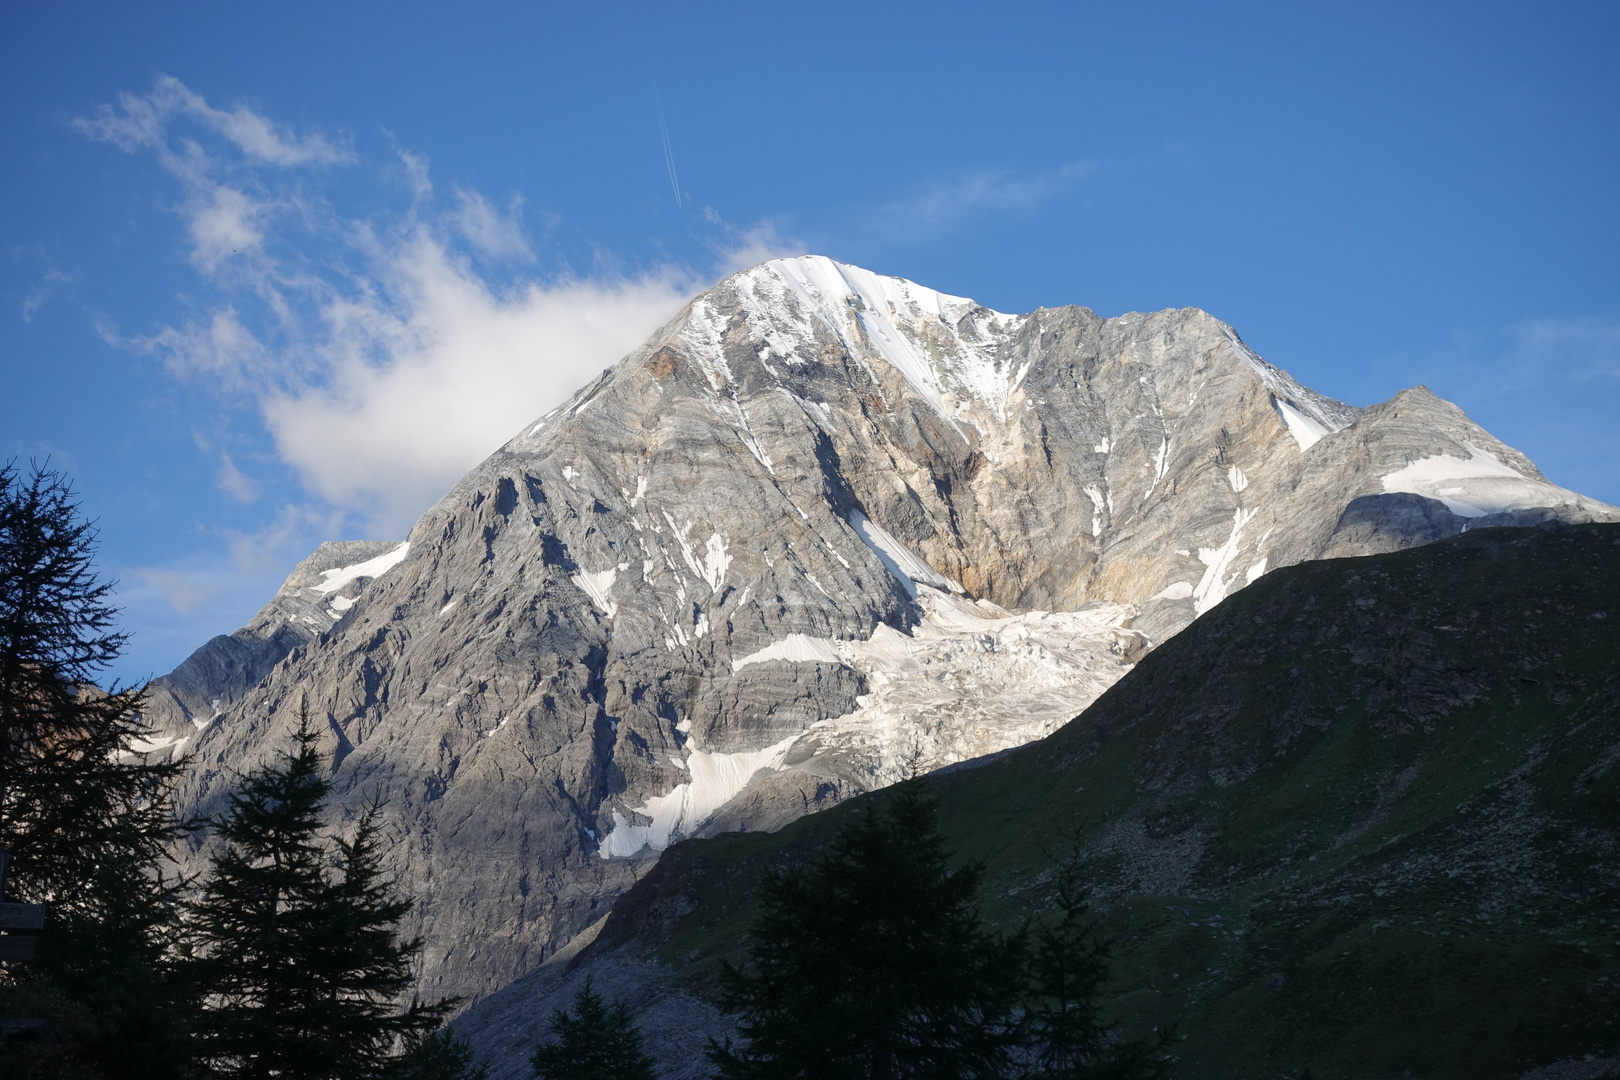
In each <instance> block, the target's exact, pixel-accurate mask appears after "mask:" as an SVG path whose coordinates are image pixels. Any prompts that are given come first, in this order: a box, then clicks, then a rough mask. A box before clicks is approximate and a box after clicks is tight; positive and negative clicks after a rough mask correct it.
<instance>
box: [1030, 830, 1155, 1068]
mask: <svg viewBox="0 0 1620 1080" xmlns="http://www.w3.org/2000/svg"><path fill="white" fill-rule="evenodd" d="M1054 886H1055V889H1056V893H1057V912H1058V918H1057V919H1056V920H1055V921H1053V922H1049V923H1047V924H1045V925H1041V926H1039V927H1038V928H1037V929H1036V931H1035V933H1034V942H1033V948H1032V950H1031V951H1032V955H1031V957H1030V964H1029V983H1028V990H1027V997H1026V1003H1025V1009H1026V1015H1027V1018H1028V1021H1029V1036H1030V1042H1031V1049H1032V1051H1033V1054H1034V1056H1035V1060H1036V1064H1037V1068H1036V1071H1035V1074H1034V1075H1035V1076H1038V1077H1041V1078H1043V1080H1154V1078H1156V1077H1162V1076H1163V1075H1164V1070H1165V1065H1166V1062H1165V1059H1164V1057H1163V1055H1162V1054H1161V1052H1160V1051H1161V1049H1162V1047H1163V1045H1164V1042H1163V1040H1159V1041H1148V1040H1135V1041H1130V1042H1126V1041H1123V1040H1121V1039H1120V1038H1119V1037H1118V1035H1117V1034H1116V1032H1115V1030H1114V1029H1113V1027H1112V1026H1111V1025H1109V1024H1107V1023H1105V1022H1104V1021H1103V1019H1102V1011H1101V1008H1100V1001H1101V997H1102V991H1103V985H1104V983H1106V982H1107V980H1108V955H1109V947H1108V943H1107V941H1105V940H1104V939H1103V938H1102V936H1101V934H1100V933H1099V930H1098V926H1097V919H1096V916H1095V915H1094V913H1093V912H1092V910H1091V903H1090V896H1089V890H1088V889H1087V887H1086V879H1085V876H1084V863H1083V861H1082V859H1081V858H1080V854H1079V852H1078V851H1074V852H1071V853H1070V854H1069V856H1068V857H1067V858H1065V859H1063V860H1062V861H1061V862H1059V863H1058V866H1057V874H1056V879H1055V881H1054Z"/></svg>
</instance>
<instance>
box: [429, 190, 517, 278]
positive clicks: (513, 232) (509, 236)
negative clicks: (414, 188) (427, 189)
mask: <svg viewBox="0 0 1620 1080" xmlns="http://www.w3.org/2000/svg"><path fill="white" fill-rule="evenodd" d="M423 179H424V181H425V179H426V174H425V173H424V174H423ZM456 204H457V205H456V208H455V209H454V210H452V211H451V212H450V220H451V221H453V222H454V223H455V226H456V230H457V231H458V232H459V233H461V235H462V237H463V238H464V239H466V241H467V242H468V243H469V244H471V245H472V246H473V247H475V248H477V249H478V250H479V251H481V252H482V253H483V254H485V255H488V256H491V257H493V258H497V259H501V258H505V259H522V260H524V261H525V262H533V261H534V248H532V247H530V246H529V238H528V237H527V236H525V235H524V234H523V196H521V195H514V196H512V198H511V201H510V202H508V203H507V205H506V210H505V211H504V212H503V211H501V210H497V209H496V208H495V207H493V206H491V205H490V204H489V200H487V199H485V198H484V197H483V196H482V195H480V194H479V193H478V192H476V191H467V190H465V189H463V188H461V187H457V188H456Z"/></svg>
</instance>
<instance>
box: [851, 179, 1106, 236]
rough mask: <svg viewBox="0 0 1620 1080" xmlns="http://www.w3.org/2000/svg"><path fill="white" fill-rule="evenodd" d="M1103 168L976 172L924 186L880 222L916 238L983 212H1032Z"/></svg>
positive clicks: (889, 208)
mask: <svg viewBox="0 0 1620 1080" xmlns="http://www.w3.org/2000/svg"><path fill="white" fill-rule="evenodd" d="M1099 168H1100V166H1098V164H1097V163H1096V162H1092V161H1071V162H1069V163H1067V164H1064V165H1060V166H1058V167H1056V168H1052V169H1042V170H1037V171H1035V172H1019V171H1016V170H1013V169H977V170H972V171H969V172H965V173H959V174H956V175H954V176H951V177H948V178H945V179H941V180H936V181H934V182H932V183H930V184H926V185H924V186H922V187H919V188H918V189H916V190H915V191H913V192H912V193H911V194H909V195H907V196H905V197H904V198H901V199H897V200H895V201H894V202H892V203H890V204H889V205H887V206H885V207H883V209H882V211H881V213H880V214H879V216H878V219H879V220H880V221H881V222H883V223H884V228H885V229H886V231H888V232H890V233H891V234H892V233H914V232H919V231H924V230H931V229H935V228H938V227H939V226H942V225H948V224H950V223H952V222H954V221H957V220H958V219H960V218H962V217H965V216H967V215H969V214H972V213H975V212H978V211H982V210H998V211H1011V210H1029V209H1032V208H1034V207H1036V206H1039V205H1040V204H1042V203H1045V202H1048V201H1050V200H1052V199H1056V198H1060V197H1062V196H1064V195H1066V194H1068V193H1069V191H1070V190H1072V189H1073V188H1074V186H1075V185H1076V184H1077V183H1079V182H1080V181H1081V180H1083V179H1085V178H1086V177H1088V176H1092V175H1094V174H1095V173H1097V172H1098V171H1099Z"/></svg>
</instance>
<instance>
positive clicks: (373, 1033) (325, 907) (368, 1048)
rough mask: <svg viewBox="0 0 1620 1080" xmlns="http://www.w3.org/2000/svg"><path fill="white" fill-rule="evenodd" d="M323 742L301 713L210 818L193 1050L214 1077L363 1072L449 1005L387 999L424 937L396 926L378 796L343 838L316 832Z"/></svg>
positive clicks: (324, 783) (379, 1066)
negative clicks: (212, 844)
mask: <svg viewBox="0 0 1620 1080" xmlns="http://www.w3.org/2000/svg"><path fill="white" fill-rule="evenodd" d="M318 741H319V736H318V735H317V734H316V732H315V731H314V729H313V728H312V727H311V726H310V724H309V720H308V717H307V715H306V716H304V717H301V718H300V722H299V727H298V731H297V733H296V734H295V735H294V746H293V750H292V752H291V753H283V754H281V755H280V756H279V758H278V760H277V761H275V762H274V763H272V764H269V765H267V766H265V767H264V768H261V769H260V770H259V771H257V772H255V773H253V774H252V775H250V776H247V777H245V778H244V779H243V781H242V783H241V786H240V788H239V789H238V790H237V791H236V792H234V793H232V794H231V795H230V797H229V804H228V809H227V810H226V812H225V814H224V815H222V816H221V817H220V818H218V819H217V820H215V821H213V822H212V824H213V826H214V827H215V828H216V829H217V831H218V833H219V836H220V838H221V839H222V840H223V841H224V843H225V845H226V846H225V850H224V851H223V852H222V853H221V854H219V855H217V856H216V857H215V858H214V859H213V866H212V871H211V874H210V876H209V879H208V881H207V883H206V889H205V891H204V894H203V896H202V898H201V899H200V900H198V901H196V902H195V903H194V904H192V905H191V913H192V916H193V932H194V938H195V943H196V948H197V952H198V956H199V960H198V971H199V976H200V983H201V985H202V988H203V990H204V992H205V993H206V995H207V1001H206V1006H207V1007H206V1008H205V1010H204V1012H203V1014H202V1017H201V1020H200V1027H201V1039H200V1044H199V1045H200V1051H201V1057H202V1059H203V1061H204V1062H205V1063H206V1064H207V1065H208V1067H209V1068H211V1069H212V1070H213V1071H214V1072H215V1073H216V1074H218V1075H222V1076H231V1077H255V1078H257V1077H271V1076H275V1077H281V1078H285V1080H324V1078H328V1077H330V1078H333V1080H337V1078H344V1080H349V1078H354V1077H366V1076H372V1075H374V1074H376V1073H378V1072H381V1071H382V1070H384V1069H386V1068H388V1067H389V1066H390V1065H392V1064H394V1063H395V1062H396V1061H397V1058H398V1053H397V1051H398V1049H399V1048H400V1047H401V1046H403V1045H409V1044H410V1042H411V1041H412V1039H413V1037H419V1036H421V1035H424V1034H426V1033H427V1032H430V1031H432V1030H434V1029H436V1028H437V1027H438V1026H439V1024H440V1023H441V1021H442V1018H443V1016H444V1014H445V1013H446V1012H447V1011H449V1009H450V1008H451V1007H452V1006H453V1005H454V1002H453V1001H447V1002H440V1003H438V1004H436V1005H421V1004H418V1003H413V1004H412V1005H411V1006H410V1007H409V1008H406V1009H403V1010H401V1009H400V1008H399V1007H398V1005H397V1004H396V1002H397V1001H398V1000H399V998H400V996H401V995H402V994H403V993H404V991H405V989H406V988H407V987H408V986H409V985H410V982H411V972H410V965H411V961H412V959H413V958H414V957H415V955H416V953H417V952H418V950H419V949H420V945H421V943H420V941H419V940H410V941H402V940H400V938H399V935H398V931H397V925H398V923H399V920H400V919H401V918H403V917H404V915H405V914H406V913H407V912H408V911H409V910H410V902H409V901H407V900H403V899H400V898H397V897H395V896H394V895H393V894H392V892H391V890H390V888H389V886H388V884H387V883H386V882H385V881H384V880H383V879H382V875H381V870H380V867H379V865H378V855H377V836H378V824H377V809H378V808H377V807H376V806H375V805H373V806H372V807H371V808H370V809H369V810H368V811H367V812H366V814H365V815H363V816H362V817H361V819H360V821H359V823H358V826H357V827H356V829H355V832H354V836H353V838H352V839H350V840H348V841H335V842H333V841H329V840H328V839H327V838H326V837H325V836H323V835H322V832H321V819H322V811H323V809H324V805H325V802H326V799H327V796H328V795H329V794H330V791H331V784H330V782H329V781H328V780H327V779H326V778H325V776H324V775H323V769H322V762H321V757H320V754H319V752H318V751H317V749H316V744H317V742H318Z"/></svg>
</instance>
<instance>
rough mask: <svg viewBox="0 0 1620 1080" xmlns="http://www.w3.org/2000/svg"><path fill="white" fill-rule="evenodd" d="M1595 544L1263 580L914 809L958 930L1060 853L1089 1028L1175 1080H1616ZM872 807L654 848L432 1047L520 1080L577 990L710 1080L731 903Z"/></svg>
mask: <svg viewBox="0 0 1620 1080" xmlns="http://www.w3.org/2000/svg"><path fill="white" fill-rule="evenodd" d="M1616 581H1620V526H1616V525H1584V526H1574V527H1566V526H1563V525H1562V524H1561V523H1558V522H1552V523H1548V524H1547V525H1544V526H1542V527H1538V528H1529V529H1502V528H1498V529H1481V530H1470V532H1469V533H1468V535H1466V536H1456V537H1451V538H1448V539H1446V540H1444V541H1442V542H1440V543H1437V544H1435V545H1433V546H1427V547H1423V548H1421V549H1416V550H1408V551H1401V552H1392V553H1389V554H1385V555H1378V556H1373V557H1369V558H1357V559H1347V560H1333V561H1319V562H1312V563H1306V564H1302V565H1299V566H1293V567H1287V568H1283V569H1281V570H1279V571H1277V572H1276V573H1274V574H1269V575H1267V576H1266V577H1265V578H1264V579H1263V580H1261V581H1259V582H1257V583H1256V584H1255V585H1254V586H1253V587H1252V588H1250V589H1247V590H1244V591H1243V592H1242V593H1240V594H1239V595H1236V596H1234V597H1232V598H1230V599H1229V600H1228V601H1227V602H1226V603H1224V604H1222V605H1221V606H1220V607H1219V608H1218V609H1217V610H1215V611H1212V612H1210V614H1209V615H1208V616H1206V617H1204V618H1201V619H1199V620H1198V621H1197V622H1195V623H1194V624H1193V625H1192V626H1191V627H1189V628H1188V629H1187V630H1186V631H1185V632H1183V633H1182V634H1180V635H1178V636H1177V637H1176V638H1175V639H1173V640H1172V641H1169V642H1167V643H1165V645H1164V646H1163V647H1161V648H1159V649H1156V650H1154V651H1153V652H1152V653H1151V654H1150V655H1148V656H1147V657H1145V658H1144V659H1143V661H1142V662H1141V663H1140V664H1139V665H1138V666H1137V667H1136V668H1135V669H1134V670H1133V671H1131V672H1130V673H1129V674H1127V675H1126V676H1125V677H1124V678H1123V679H1121V680H1120V681H1119V682H1118V683H1117V684H1115V685H1114V686H1113V687H1112V688H1110V689H1109V690H1108V691H1107V692H1106V693H1105V694H1104V695H1103V696H1102V697H1101V698H1100V699H1099V700H1098V701H1097V702H1096V703H1095V704H1093V705H1092V707H1091V708H1089V709H1087V710H1086V712H1085V713H1084V714H1083V715H1081V716H1080V717H1079V718H1078V719H1076V720H1075V721H1073V722H1072V723H1070V724H1068V725H1066V726H1065V727H1063V728H1062V729H1061V730H1059V731H1058V732H1056V733H1054V734H1053V735H1051V736H1049V737H1048V738H1047V739H1045V740H1042V741H1041V742H1038V743H1035V744H1032V745H1029V746H1025V747H1020V748H1019V749H1017V750H1014V751H1011V752H1010V753H1008V754H1007V755H1005V756H1003V757H1001V758H999V759H998V760H996V761H994V762H990V763H985V764H983V765H981V766H979V767H975V768H971V769H959V770H954V771H950V772H945V773H935V774H933V775H931V776H928V777H926V778H924V779H922V780H921V781H919V783H920V784H921V785H923V790H924V791H925V792H926V793H928V794H929V795H930V796H931V797H933V798H934V799H936V800H937V803H938V807H939V821H940V826H941V831H942V832H943V833H944V835H945V837H946V843H947V846H948V848H949V849H950V850H952V851H953V852H954V853H955V855H954V857H955V858H957V859H960V860H963V861H966V860H968V859H976V860H981V861H982V862H983V864H984V878H983V880H984V887H983V889H982V891H981V894H980V895H981V898H982V901H983V908H982V911H983V914H984V916H985V918H986V919H987V920H989V921H990V922H991V923H992V925H997V926H999V927H1001V928H1002V929H1004V930H1005V929H1012V928H1016V927H1019V926H1022V925H1024V924H1025V922H1026V920H1036V921H1040V920H1042V919H1047V918H1051V917H1052V916H1053V915H1054V911H1053V908H1054V907H1055V904H1056V898H1055V897H1054V896H1053V895H1052V885H1051V882H1052V871H1053V869H1054V863H1055V861H1056V859H1057V858H1058V857H1060V856H1062V855H1064V854H1065V853H1066V852H1067V851H1068V850H1070V845H1071V844H1075V843H1077V844H1078V845H1079V853H1080V855H1081V857H1082V858H1083V859H1084V860H1085V865H1086V873H1087V877H1088V879H1089V881H1090V883H1091V886H1092V890H1093V891H1092V897H1093V902H1094V910H1095V911H1096V913H1097V915H1098V918H1099V919H1100V922H1101V930H1102V932H1103V934H1104V935H1105V936H1106V937H1107V938H1109V939H1110V940H1111V942H1112V960H1111V964H1112V969H1113V976H1114V977H1113V978H1112V980H1111V981H1110V983H1109V985H1108V986H1107V990H1106V994H1105V1001H1104V1002H1103V1003H1102V1004H1103V1006H1104V1015H1105V1016H1106V1017H1108V1018H1109V1019H1112V1020H1118V1021H1120V1022H1121V1023H1123V1025H1124V1027H1125V1034H1126V1035H1127V1037H1134V1036H1136V1035H1138V1034H1142V1033H1146V1032H1147V1031H1149V1030H1150V1029H1152V1028H1154V1027H1160V1028H1162V1027H1163V1026H1164V1025H1167V1024H1174V1025H1175V1026H1176V1029H1177V1031H1178V1032H1179V1037H1178V1038H1177V1040H1176V1042H1175V1043H1174V1044H1173V1054H1174V1061H1173V1064H1172V1067H1171V1069H1170V1076H1171V1077H1173V1078H1183V1077H1185V1078H1189V1080H1237V1078H1240V1077H1257V1076H1264V1077H1297V1076H1302V1075H1306V1074H1307V1073H1308V1074H1311V1075H1316V1076H1333V1077H1365V1078H1369V1080H1371V1078H1384V1077H1388V1078H1396V1077H1405V1076H1423V1077H1434V1078H1437V1080H1438V1078H1456V1080H1553V1078H1573V1077H1589V1078H1592V1080H1597V1078H1599V1077H1613V1076H1617V1075H1620V937H1617V932H1620V923H1617V921H1616V920H1617V913H1620V623H1617V621H1616V618H1617V608H1620V590H1617V589H1616V584H1615V583H1616ZM883 797H884V793H883V792H877V793H873V794H872V795H870V796H867V797H865V798H862V799H860V800H857V801H855V802H854V803H851V804H845V805H842V806H840V807H837V808H835V809H833V810H832V811H830V812H828V813H825V814H818V815H815V816H814V817H811V818H808V819H805V820H801V821H798V822H795V823H792V824H790V825H789V826H787V827H786V828H784V829H782V830H780V831H778V832H776V833H772V834H758V833H755V834H735V833H734V834H729V835H725V836H721V837H716V838H712V839H697V840H690V841H685V842H681V843H679V844H677V845H675V846H673V847H671V848H670V849H669V850H667V851H666V852H665V853H664V855H663V857H662V858H661V859H660V860H659V862H658V864H657V866H656V868H655V869H654V870H653V871H652V872H651V873H649V874H647V875H646V876H644V877H643V878H642V879H641V880H640V881H639V882H637V884H636V885H635V886H634V887H633V888H632V889H631V890H630V892H628V893H627V894H626V895H625V896H623V897H621V898H620V900H619V902H618V903H617V904H616V905H615V906H614V909H613V912H612V914H611V915H610V916H609V918H608V920H607V923H606V925H605V926H604V927H603V928H602V930H601V932H600V935H599V936H598V937H597V938H596V940H595V941H594V942H592V943H591V944H590V946H589V947H588V948H586V949H585V950H583V951H582V952H581V953H580V954H578V955H577V956H576V957H574V958H572V960H569V959H568V958H560V959H559V962H550V963H547V964H545V965H543V966H542V967H541V968H540V969H539V970H538V971H536V972H533V973H531V974H530V975H528V976H525V977H524V978H522V979H520V980H518V981H517V982H516V983H514V984H513V985H511V986H510V987H507V988H505V989H503V990H502V991H500V992H498V993H497V994H495V995H493V996H491V997H490V998H487V999H485V1000H484V1001H482V1002H480V1003H479V1004H477V1005H475V1006H474V1007H473V1008H472V1009H470V1010H469V1011H468V1012H467V1013H466V1014H464V1015H463V1016H462V1017H461V1018H460V1019H459V1020H458V1021H457V1024H456V1026H457V1029H458V1031H459V1032H460V1033H461V1034H462V1035H464V1036H466V1037H468V1038H470V1039H471V1040H472V1041H473V1042H474V1043H475V1045H476V1046H477V1047H478V1049H479V1052H480V1054H481V1055H483V1056H484V1057H485V1058H486V1059H487V1060H488V1061H489V1062H490V1064H491V1065H492V1069H491V1075H492V1078H493V1080H517V1078H519V1077H526V1076H528V1075H529V1069H528V1063H527V1057H528V1054H529V1053H530V1052H531V1051H532V1048H533V1046H534V1045H535V1044H536V1043H537V1042H539V1041H541V1040H542V1039H545V1038H548V1037H549V1034H548V1029H547V1019H548V1017H549V1015H550V1014H551V1012H553V1011H554V1010H555V1009H557V1008H561V1007H565V1006H567V1005H569V1004H570V1003H571V999H572V996H573V994H574V993H575V992H576V991H577V990H578V988H579V986H580V985H581V984H582V983H583V982H584V980H585V979H586V978H591V979H593V980H594V982H595V985H596V987H597V988H598V990H599V991H601V992H603V993H606V994H608V995H609V996H622V997H625V998H626V999H627V1000H629V1001H630V1002H631V1004H632V1007H633V1008H634V1009H635V1011H636V1014H637V1024H638V1027H639V1029H640V1030H641V1031H642V1033H643V1035H644V1038H645V1039H646V1040H647V1043H648V1045H649V1046H650V1047H652V1048H653V1050H654V1052H655V1053H656V1054H657V1056H658V1058H659V1062H660V1066H661V1070H662V1072H661V1075H663V1076H665V1077H666V1078H668V1080H676V1078H687V1077H692V1078H695V1077H703V1076H707V1075H709V1073H708V1069H707V1062H706V1061H704V1059H703V1050H704V1048H705V1046H706V1045H707V1039H708V1038H710V1037H713V1038H715V1039H717V1040H720V1039H724V1038H725V1037H727V1036H728V1035H731V1036H734V1035H735V1027H734V1025H733V1023H732V1021H731V1018H729V1017H727V1016H726V1015H724V1014H723V1013H721V1012H720V1011H719V1010H717V1009H716V1008H715V1007H714V1004H713V1002H714V1000H715V999H716V998H717V996H718V995H717V993H716V991H717V990H718V988H719V979H718V970H719V967H720V964H721V963H722V961H730V962H732V963H734V964H746V963H747V962H748V955H747V953H748V946H749V945H750V939H749V938H748V936H747V935H748V933H749V931H750V928H751V926H752V924H753V922H754V920H755V919H756V918H757V916H758V914H759V911H758V906H757V904H758V898H759V886H760V882H761V880H762V878H763V877H764V875H765V873H766V872H767V871H769V870H771V869H783V868H787V867H793V866H800V867H802V866H804V865H805V864H806V863H808V862H810V861H812V860H814V859H815V858H817V857H818V855H819V854H820V853H821V851H822V850H824V848H825V846H826V845H827V843H828V841H829V840H830V839H831V838H832V837H833V835H834V834H835V833H836V832H837V831H838V829H839V828H840V827H841V826H842V825H843V824H844V822H845V821H847V819H848V816H849V815H851V814H857V813H862V812H864V809H865V807H863V806H862V805H861V804H863V803H869V802H870V801H872V800H877V799H881V798H883Z"/></svg>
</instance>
